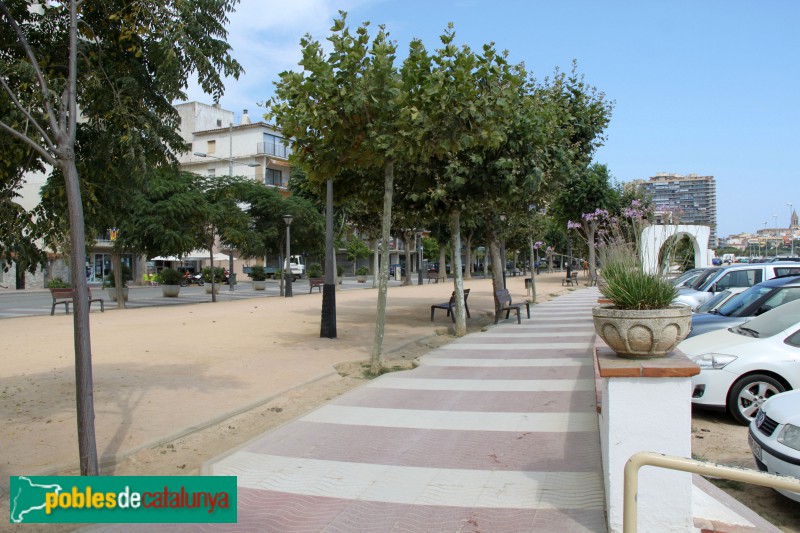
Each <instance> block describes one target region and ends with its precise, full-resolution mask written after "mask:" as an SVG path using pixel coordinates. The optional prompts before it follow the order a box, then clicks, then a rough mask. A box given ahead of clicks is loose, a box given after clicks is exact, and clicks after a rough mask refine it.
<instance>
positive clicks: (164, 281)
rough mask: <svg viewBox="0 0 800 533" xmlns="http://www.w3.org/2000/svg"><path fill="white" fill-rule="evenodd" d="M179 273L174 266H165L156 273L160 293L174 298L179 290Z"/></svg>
mask: <svg viewBox="0 0 800 533" xmlns="http://www.w3.org/2000/svg"><path fill="white" fill-rule="evenodd" d="M181 278H182V276H181V273H180V272H178V271H177V270H175V269H174V268H165V269H163V270H162V271H161V272H159V273H158V275H157V276H156V279H157V280H158V283H159V284H160V285H161V294H162V295H163V296H165V297H167V298H175V297H177V296H178V294H180V292H181Z"/></svg>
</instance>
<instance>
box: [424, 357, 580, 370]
mask: <svg viewBox="0 0 800 533" xmlns="http://www.w3.org/2000/svg"><path fill="white" fill-rule="evenodd" d="M592 362H593V359H592V358H590V357H565V358H563V359H552V358H544V357H543V358H539V359H466V358H455V357H440V358H430V359H429V358H427V357H423V358H421V359H420V363H422V364H423V365H425V366H444V367H471V368H493V367H494V368H504V367H530V366H532V367H552V368H558V367H563V366H587V365H590V364H592Z"/></svg>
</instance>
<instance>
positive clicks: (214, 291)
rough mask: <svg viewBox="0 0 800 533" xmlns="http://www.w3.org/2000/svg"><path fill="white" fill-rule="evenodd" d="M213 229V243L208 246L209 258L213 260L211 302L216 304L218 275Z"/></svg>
mask: <svg viewBox="0 0 800 533" xmlns="http://www.w3.org/2000/svg"><path fill="white" fill-rule="evenodd" d="M211 229H212V231H211V236H212V237H211V242H210V243H209V245H208V250H209V252H208V253H209V257H210V259H211V301H212V302H216V301H217V285H216V280H217V276H216V274H217V273H216V272H214V237H213V236H214V231H213V229H214V228H213V227H212V228H211Z"/></svg>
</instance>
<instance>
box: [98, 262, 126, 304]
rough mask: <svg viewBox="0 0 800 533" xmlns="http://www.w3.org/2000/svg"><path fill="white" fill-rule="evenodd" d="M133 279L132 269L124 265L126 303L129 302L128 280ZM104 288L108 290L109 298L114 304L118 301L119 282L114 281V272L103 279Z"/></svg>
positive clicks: (123, 279)
mask: <svg viewBox="0 0 800 533" xmlns="http://www.w3.org/2000/svg"><path fill="white" fill-rule="evenodd" d="M129 279H131V269H130V267H129V266H128V265H126V264H124V263H123V265H122V295H123V298H124V299H125V301H126V302H127V301H128V280H129ZM103 287H105V288H108V297H109V298H110V299H111V301H112V302H116V301H117V290H116V287H117V282H116V281H115V280H114V271H113V270H112V271H111V272H109V273H108V275H107V276H106V277H105V278H103Z"/></svg>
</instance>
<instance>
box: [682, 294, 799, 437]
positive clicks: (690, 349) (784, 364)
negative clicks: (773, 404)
mask: <svg viewBox="0 0 800 533" xmlns="http://www.w3.org/2000/svg"><path fill="white" fill-rule="evenodd" d="M678 349H679V350H681V351H682V352H683V353H684V354H686V356H687V357H689V358H690V359H691V360H692V361H694V362H695V363H696V364H697V365H698V366H699V367H700V374H698V375H696V376H694V377H693V378H692V403H693V404H695V405H701V406H706V407H710V408H718V409H727V411H728V412H729V413H730V414H731V415H733V417H734V418H735V419H736V420H737V421H738V422H740V423H742V424H745V425H746V424H749V423H750V421H751V420H752V419H753V417H755V415H756V412H757V411H758V409H759V407H761V404H762V403H764V400H766V399H767V398H769V397H770V396H772V395H774V394H779V393H781V392H783V391H787V390H791V389H796V388H800V300H795V301H794V302H790V303H787V304H785V305H782V306H780V307H776V308H775V309H773V310H772V311H767V312H766V313H764V314H762V315H761V316H758V317H756V318H754V319H753V320H751V321H750V322H746V323H744V324H741V325H740V326H736V327H733V328H729V329H721V330H717V331H712V332H710V333H704V334H702V335H698V336H696V337H692V338H690V339H686V340H685V341H683V342H681V343H680V344H679V345H678Z"/></svg>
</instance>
